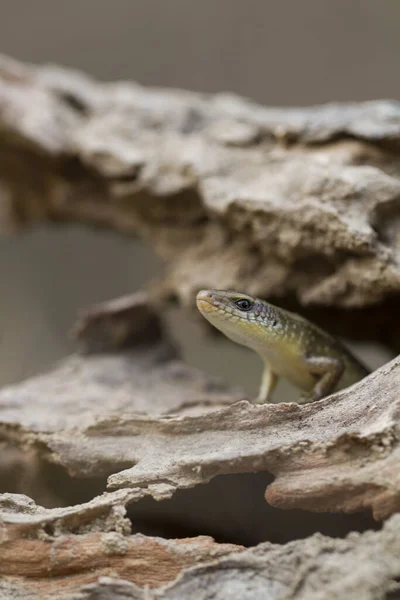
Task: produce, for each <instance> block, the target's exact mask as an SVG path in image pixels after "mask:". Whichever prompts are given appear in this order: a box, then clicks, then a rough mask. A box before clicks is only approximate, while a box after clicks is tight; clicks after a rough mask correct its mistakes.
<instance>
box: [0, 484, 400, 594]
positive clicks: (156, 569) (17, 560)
mask: <svg viewBox="0 0 400 600" xmlns="http://www.w3.org/2000/svg"><path fill="white" fill-rule="evenodd" d="M128 497H129V492H128V491H127V490H120V491H118V492H113V493H112V494H105V496H104V497H99V498H95V499H93V500H92V501H91V502H88V503H86V504H84V505H81V506H76V507H66V508H56V509H44V508H41V507H38V506H36V505H35V503H34V502H33V501H32V500H31V499H30V498H27V497H25V496H17V495H13V494H4V495H0V525H1V527H0V532H1V536H0V558H1V560H0V598H1V600H3V599H4V600H6V599H7V600H9V599H10V598H16V599H17V598H24V599H25V600H38V599H39V598H40V599H43V600H47V598H49V599H50V598H55V597H56V598H59V599H60V600H64V599H65V600H66V599H67V598H68V600H71V599H74V600H78V599H79V600H94V599H96V600H101V599H102V600H108V599H110V600H111V598H112V599H113V600H115V599H116V598H121V599H122V598H126V599H129V598H137V599H139V598H140V599H143V600H144V599H147V598H149V597H151V598H154V599H155V600H157V599H160V600H162V599H165V600H167V599H170V600H175V599H176V600H178V599H181V598H182V599H183V598H185V599H186V598H194V597H195V598H199V599H201V598H209V597H210V595H213V597H215V598H216V599H219V598H221V600H222V598H226V597H230V595H232V594H233V593H235V594H236V595H238V594H240V598H244V599H246V598H248V599H249V600H250V598H251V599H253V598H258V597H260V598H261V597H262V598H264V597H265V595H266V594H267V593H268V597H270V598H271V599H273V600H275V599H276V600H290V599H293V600H295V599H296V600H303V599H304V600H305V599H307V600H308V599H310V600H319V599H321V600H323V599H325V598H326V597H327V596H328V595H329V597H331V598H338V599H339V598H344V597H345V598H348V599H349V600H351V599H353V598H354V600H356V599H357V600H358V599H359V598H371V600H375V599H379V598H384V597H385V594H386V593H388V592H389V591H393V592H395V591H396V590H397V591H398V590H399V589H400V588H399V585H398V583H397V581H398V574H399V572H400V558H399V557H400V546H399V544H400V518H399V516H398V515H395V516H394V517H392V518H390V519H389V521H388V522H387V523H386V524H385V525H384V527H383V528H382V530H380V531H376V532H372V531H366V532H364V533H362V534H356V533H351V534H350V535H348V536H347V537H346V538H345V539H335V540H334V539H332V538H329V537H326V536H322V535H320V534H315V535H313V536H310V537H309V538H307V539H305V540H296V541H293V542H290V543H288V544H284V545H281V544H271V543H269V542H266V543H262V544H259V545H258V546H256V547H254V548H250V549H246V550H244V549H243V548H242V547H240V546H236V545H234V544H217V543H215V542H214V541H213V540H212V539H211V538H209V537H206V536H200V537H197V538H193V539H180V540H164V539H161V538H158V537H156V538H155V537H148V536H144V535H134V536H132V535H130V532H129V523H128V521H127V519H126V518H125V511H124V504H125V502H126V501H127V500H128ZM148 588H150V589H151V594H150V596H149V589H148Z"/></svg>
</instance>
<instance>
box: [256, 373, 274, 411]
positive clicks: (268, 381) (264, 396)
mask: <svg viewBox="0 0 400 600" xmlns="http://www.w3.org/2000/svg"><path fill="white" fill-rule="evenodd" d="M277 383H278V375H277V374H276V373H275V371H273V370H272V369H271V367H270V365H269V364H268V363H264V371H263V374H262V378H261V385H260V391H259V392H258V396H257V398H256V399H255V400H254V404H265V403H266V402H271V396H272V393H273V391H274V389H275V387H276V384H277Z"/></svg>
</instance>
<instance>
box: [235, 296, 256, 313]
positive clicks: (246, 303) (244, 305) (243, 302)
mask: <svg viewBox="0 0 400 600" xmlns="http://www.w3.org/2000/svg"><path fill="white" fill-rule="evenodd" d="M235 305H236V306H237V307H238V308H239V309H240V310H244V311H245V312H247V311H248V310H250V309H251V308H252V307H253V306H254V302H251V301H250V300H247V298H241V299H240V300H236V301H235Z"/></svg>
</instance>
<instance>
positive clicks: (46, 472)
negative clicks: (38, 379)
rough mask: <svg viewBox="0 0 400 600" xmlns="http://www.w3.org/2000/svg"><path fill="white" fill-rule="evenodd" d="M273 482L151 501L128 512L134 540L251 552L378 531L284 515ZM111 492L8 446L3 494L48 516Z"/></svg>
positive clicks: (239, 482)
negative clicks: (271, 500)
mask: <svg viewBox="0 0 400 600" xmlns="http://www.w3.org/2000/svg"><path fill="white" fill-rule="evenodd" d="M272 480H273V477H272V475H270V474H269V473H247V474H241V475H219V476H217V477H215V478H214V479H212V480H211V481H210V482H209V483H207V484H204V485H197V486H195V487H194V488H190V489H187V490H178V491H177V492H176V493H175V494H174V495H173V497H172V498H171V499H169V500H163V501H156V500H153V499H152V498H150V497H148V498H144V499H142V500H140V501H138V502H132V503H131V504H129V506H128V507H127V512H128V517H129V518H130V520H131V522H132V533H143V534H146V535H153V536H160V537H164V538H186V537H194V536H197V535H210V536H212V537H213V538H214V539H215V540H216V541H217V542H221V543H223V542H226V543H234V544H241V545H244V546H252V545H255V544H258V543H260V542H265V541H270V542H273V543H279V544H283V543H286V542H289V541H291V540H296V539H301V538H305V537H308V536H310V535H312V534H313V533H316V532H320V533H322V534H325V535H328V536H331V537H344V536H346V535H347V534H348V533H350V532H351V531H360V532H361V531H365V530H367V529H379V528H380V524H379V523H377V522H376V521H374V520H373V518H372V517H371V516H370V514H369V513H355V514H352V515H346V514H336V513H312V512H308V511H302V510H281V509H278V508H274V507H272V506H270V505H269V504H267V503H266V501H265V500H264V492H265V489H266V487H267V485H269V484H270V483H271V482H272ZM105 489H106V477H98V478H90V479H80V478H79V479H78V478H73V477H71V476H70V475H69V474H68V472H67V471H66V469H65V468H64V467H62V466H60V465H54V464H51V463H48V462H46V461H43V460H41V459H40V458H38V457H37V455H36V454H35V453H34V452H25V453H24V452H22V451H21V450H19V449H18V448H15V447H13V446H10V445H3V446H2V448H1V458H0V493H4V492H10V493H17V494H25V495H27V496H29V497H30V498H32V499H33V500H34V501H35V502H36V503H37V504H39V505H41V506H45V507H47V508H53V507H59V506H72V505H75V504H81V503H83V502H87V501H89V500H91V499H92V498H93V497H95V496H98V495H100V494H102V493H103V492H104V491H105Z"/></svg>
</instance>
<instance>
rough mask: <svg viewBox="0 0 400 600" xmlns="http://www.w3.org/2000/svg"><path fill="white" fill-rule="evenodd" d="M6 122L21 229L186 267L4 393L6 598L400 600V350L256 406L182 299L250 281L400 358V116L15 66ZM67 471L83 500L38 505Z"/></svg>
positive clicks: (9, 221) (389, 107)
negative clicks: (15, 483)
mask: <svg viewBox="0 0 400 600" xmlns="http://www.w3.org/2000/svg"><path fill="white" fill-rule="evenodd" d="M0 132H1V136H0V156H1V161H0V208H1V211H0V215H1V217H0V221H1V228H2V230H3V231H12V230H13V229H15V228H18V227H21V226H24V225H26V224H28V223H32V222H35V221H38V220H56V221H67V220H71V219H73V220H76V221H83V222H85V223H88V224H91V225H98V226H99V225H101V226H106V227H112V228H114V229H117V230H119V231H124V232H126V233H130V234H132V235H133V234H134V235H139V236H140V237H142V238H143V239H145V240H146V241H147V242H149V243H151V245H152V246H153V247H154V248H155V250H156V251H157V252H158V253H159V254H160V255H161V256H162V258H163V259H164V260H165V261H166V270H165V277H164V279H163V280H162V281H159V282H157V283H156V284H153V285H152V286H150V287H149V289H148V291H147V292H146V293H145V292H140V293H137V294H134V295H132V296H131V297H126V298H123V299H119V300H116V301H113V302H110V303H106V304H104V305H100V306H97V307H94V308H92V309H90V310H89V311H88V312H87V313H85V314H83V315H82V317H81V319H80V321H79V322H78V323H77V325H76V326H75V328H74V335H75V337H76V339H77V343H78V344H79V346H80V353H77V354H76V355H74V356H71V357H69V358H68V359H66V360H65V361H63V362H62V363H61V364H59V365H57V366H55V368H54V369H53V370H51V371H50V372H49V373H45V374H43V375H40V376H37V377H34V378H32V379H30V380H28V381H25V382H22V383H19V384H17V385H13V386H9V387H7V388H3V389H2V390H0V442H1V443H2V444H3V448H4V453H3V454H4V456H3V458H2V460H1V461H0V462H1V464H0V479H2V480H3V479H4V481H5V482H7V480H8V477H9V476H10V474H11V473H12V471H13V469H14V468H15V464H16V462H15V461H19V463H18V464H19V465H20V467H19V468H20V469H21V473H24V477H22V476H21V477H20V478H18V479H19V488H18V489H13V490H11V491H13V492H19V494H7V493H5V494H2V495H0V576H1V577H2V579H1V580H0V597H4V598H55V597H57V598H60V597H69V598H71V597H73V598H77V599H78V598H81V599H82V600H89V599H95V598H96V599H100V598H102V599H103V598H104V599H108V598H150V597H152V598H160V599H162V598H171V599H172V598H188V597H198V598H202V597H204V598H205V597H210V596H211V595H212V596H213V597H215V598H221V599H222V598H226V597H229V594H234V595H235V597H240V598H259V597H263V598H264V597H266V596H267V595H268V597H271V598H277V599H278V598H296V599H298V598H301V599H302V598H312V599H314V598H315V599H317V598H326V597H332V598H371V599H372V598H373V599H375V598H386V597H389V595H386V594H391V595H390V597H391V598H395V597H397V596H396V594H397V593H400V592H399V589H398V577H399V575H400V558H399V556H400V553H399V550H400V548H399V541H398V540H399V539H400V537H399V534H400V531H399V527H400V521H399V518H398V516H396V515H395V513H396V512H398V511H399V510H400V475H399V469H398V464H399V459H400V451H399V414H400V396H399V392H398V390H399V384H400V359H399V358H395V359H394V360H393V361H391V362H390V363H388V364H386V365H384V366H383V367H381V368H380V369H379V370H377V371H376V372H374V373H372V374H371V375H370V376H369V377H367V378H366V379H364V380H363V381H361V382H359V383H358V384H356V385H355V386H352V387H351V388H348V389H346V390H343V391H341V392H339V393H337V394H335V395H333V396H331V397H329V398H327V399H324V400H322V401H320V402H316V403H313V404H309V405H304V406H299V405H297V404H293V403H282V404H280V405H264V406H254V405H252V404H251V403H250V402H249V401H248V399H247V398H246V397H245V395H244V394H243V393H242V392H241V391H240V390H236V389H232V388H230V387H229V386H227V385H226V384H225V383H224V382H223V381H220V380H218V379H216V378H212V377H210V376H208V375H206V374H204V373H201V372H200V371H198V370H196V369H194V368H191V367H189V366H187V365H185V364H184V362H183V361H182V360H181V359H180V357H179V349H178V348H176V347H175V346H174V344H173V343H172V342H171V341H170V340H169V339H168V336H167V335H166V334H165V332H164V327H163V322H162V317H161V316H160V315H162V311H161V310H159V307H160V305H163V304H165V302H166V301H167V300H169V299H171V298H174V299H175V300H177V301H178V302H179V303H180V305H181V306H182V307H187V308H189V309H191V307H192V305H193V297H194V292H195V291H197V289H199V288H200V287H208V286H219V287H225V288H227V287H234V288H236V289H242V290H247V291H250V293H255V294H259V295H262V296H265V297H269V298H271V297H278V296H279V298H280V301H281V303H283V304H285V303H287V304H289V305H290V304H294V305H297V306H300V307H301V308H302V310H304V311H305V312H307V311H308V312H310V313H311V314H313V315H315V318H316V319H317V320H320V321H321V322H323V323H326V324H328V325H329V323H330V324H331V325H332V318H333V316H334V318H335V321H334V322H335V326H337V329H338V330H339V331H340V332H342V333H345V334H346V335H347V336H348V337H353V338H355V337H361V338H364V339H370V340H383V341H384V342H385V343H387V344H388V345H390V346H391V347H393V348H397V347H398V334H399V333H400V328H399V321H398V318H397V317H396V314H397V312H398V310H397V306H398V305H397V302H398V299H399V292H400V269H399V266H398V259H399V254H398V249H399V240H400V221H399V218H398V214H399V206H400V205H399V198H400V195H399V192H400V183H399V180H398V172H399V161H398V155H399V148H400V106H399V105H397V104H396V103H393V102H372V103H367V104H364V105H351V106H326V107H317V108H312V109H290V110H278V109H267V108H262V107H259V106H256V105H253V104H251V103H250V102H248V101H245V100H242V99H240V98H236V97H233V96H227V95H225V96H215V97H207V96H201V95H198V94H191V93H188V92H182V91H174V90H145V89H143V88H141V87H140V86H138V85H135V84H132V83H115V84H100V83H97V82H95V81H93V80H91V79H89V78H88V77H86V76H83V75H81V74H79V73H74V72H70V71H67V70H63V69H59V68H56V67H50V66H47V67H41V68H37V67H33V66H26V65H22V64H20V63H16V62H14V61H11V60H10V59H7V58H5V57H4V58H3V59H2V60H1V62H0ZM12 452H14V453H17V454H16V456H17V458H16V459H15V458H14V459H13V460H14V462H10V463H8V462H7V456H10V454H7V453H12ZM18 453H19V454H18ZM23 453H24V454H23ZM27 473H28V474H29V477H28V476H27ZM46 473H47V475H46ZM250 474H253V475H250ZM46 477H47V480H46V481H47V484H46V485H45V483H43V478H46ZM41 478H42V483H41V484H40V483H39V482H40V480H41ZM49 480H51V482H52V489H51V499H50V500H48V504H51V505H53V506H62V505H64V508H42V507H40V506H37V505H36V504H35V503H34V502H33V500H31V499H30V498H28V497H27V495H21V494H22V493H24V494H28V495H29V494H30V493H31V490H33V489H34V488H35V486H36V488H35V489H36V493H35V494H33V493H32V495H35V496H36V497H38V496H39V497H40V493H42V492H43V497H45V493H46V491H43V490H44V488H46V489H47V488H49V485H48V482H49ZM21 482H25V483H24V485H25V487H23V485H22V483H21ZM200 484H201V485H200ZM40 485H42V488H43V489H42V492H40V493H39V492H38V489H39V487H40ZM85 486H86V487H85ZM265 488H266V491H265ZM83 490H85V491H83ZM207 490H208V492H207ZM47 491H48V490H47ZM264 492H265V500H266V501H265V500H264V498H263V495H264ZM207 494H210V495H209V496H208V497H207ZM211 496H212V499H211V500H210V497H211ZM237 496H241V498H242V500H241V501H242V504H241V505H240V508H239V509H238V510H239V513H236V514H235V518H233V517H232V515H230V512H229V511H230V510H231V509H232V506H233V505H234V503H235V502H236V500H235V498H237ZM254 498H257V499H258V500H259V501H260V503H259V505H257V508H256V507H254V509H253V508H252V505H251V503H252V502H253V499H254ZM174 503H175V504H174ZM246 506H247V509H246V508H245V507H246ZM249 506H251V508H250V509H249V508H248V507H249ZM218 507H219V508H218ZM272 507H275V508H272ZM282 509H285V510H282ZM299 509H302V510H305V511H307V512H304V513H299V512H297V511H298V510H299ZM244 510H247V511H248V513H252V514H253V517H254V521H253V529H254V530H255V531H258V535H259V537H258V538H257V537H252V536H251V534H250V527H247V526H246V527H242V529H241V527H240V524H241V523H240V521H241V519H242V518H244V517H243V515H244V512H243V511H244ZM240 511H242V512H240ZM274 511H275V512H274ZM331 513H337V514H336V515H335V514H331ZM342 513H345V516H343V514H342ZM371 515H372V516H371ZM372 517H373V518H372ZM383 520H386V522H385V524H384V525H383V527H382V529H379V528H380V527H381V525H382V522H383ZM302 521H304V523H302V524H303V526H304V527H303V529H301V527H300V528H299V524H298V523H299V522H302ZM246 523H247V521H246ZM274 524H275V529H279V530H280V533H281V534H282V536H283V537H280V538H279V537H276V538H274ZM307 528H308V529H307ZM281 530H282V531H281ZM374 530H375V531H374ZM318 531H322V532H324V533H328V534H329V536H322V535H321V534H320V533H316V534H315V535H311V534H312V533H313V532H318ZM135 532H137V533H135ZM282 532H285V533H282ZM160 533H162V534H163V535H164V538H165V539H163V538H161V537H160ZM201 534H212V535H214V537H216V538H217V539H218V541H214V540H213V539H212V538H210V537H206V536H204V535H201ZM346 534H349V535H348V536H347V537H346V538H345V539H333V537H336V538H337V537H343V536H345V535H346ZM174 536H176V537H181V538H183V537H184V538H187V539H166V538H170V537H174ZM306 536H308V537H307V538H306V539H305V540H301V539H297V538H301V537H306ZM290 539H291V540H293V541H290V542H289V543H286V544H284V545H279V544H272V543H270V541H271V540H272V541H278V542H287V541H288V540H290ZM264 540H269V541H265V542H264ZM224 542H229V543H224ZM258 542H263V543H261V544H258V545H256V546H255V547H254V548H248V549H244V548H243V545H253V544H256V543H258ZM146 588H151V589H152V591H151V592H149V591H148V590H146ZM396 590H397V591H396ZM71 595H72V596H71Z"/></svg>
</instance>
